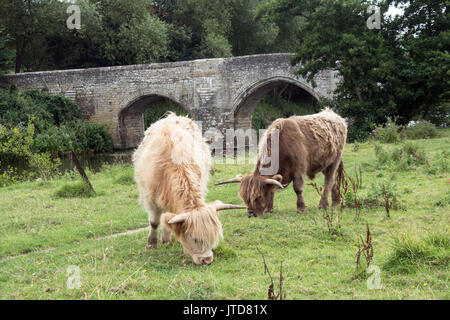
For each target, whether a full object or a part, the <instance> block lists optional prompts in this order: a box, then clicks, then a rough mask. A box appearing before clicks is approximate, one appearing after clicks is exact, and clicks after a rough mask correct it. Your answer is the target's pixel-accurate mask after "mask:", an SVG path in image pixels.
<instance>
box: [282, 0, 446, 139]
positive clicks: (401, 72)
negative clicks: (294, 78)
mask: <svg viewBox="0 0 450 320" xmlns="http://www.w3.org/2000/svg"><path fill="white" fill-rule="evenodd" d="M276 3H277V4H278V7H277V10H278V11H275V12H279V11H280V10H281V9H280V8H284V9H285V10H286V12H288V13H290V14H292V15H298V16H301V17H303V18H304V19H305V24H304V25H303V26H302V28H301V30H300V37H301V44H300V47H299V49H298V50H297V54H296V56H295V58H294V59H293V61H292V62H293V64H296V63H298V66H299V67H298V73H299V74H300V75H302V76H304V77H306V78H307V79H308V80H310V81H312V82H313V79H314V76H316V75H317V74H318V73H319V72H320V71H322V70H324V69H335V70H337V71H338V73H339V75H340V76H341V82H340V84H339V86H338V88H337V91H336V94H337V96H336V97H337V100H336V101H334V102H333V103H334V106H335V107H336V108H337V109H338V110H340V112H341V113H342V114H343V115H344V116H347V117H350V118H352V119H353V120H352V121H353V126H352V128H351V131H353V132H350V135H351V136H353V138H364V136H366V135H367V134H368V132H369V131H370V129H373V126H374V124H377V123H383V122H385V119H386V116H390V117H397V119H398V121H399V122H400V123H407V122H409V121H410V120H411V119H413V118H415V117H418V116H426V115H427V113H428V112H429V111H430V110H431V109H432V108H433V106H438V105H439V104H441V103H442V102H444V101H445V100H447V99H448V88H449V86H448V81H449V77H448V76H449V71H448V70H449V65H450V61H449V59H448V57H449V55H448V43H449V41H448V39H449V37H448V30H449V28H448V9H447V6H446V5H445V4H443V3H442V1H441V2H440V1H414V2H409V1H359V0H337V1H335V0H309V1H302V2H297V1H294V0H279V1H278V2H276ZM392 3H396V4H404V5H406V9H405V15H404V17H403V16H402V17H396V18H395V19H388V18H387V17H385V19H384V21H383V22H382V28H381V29H379V30H377V29H372V30H371V29H369V28H367V25H366V20H367V19H368V17H369V15H370V13H368V12H367V9H368V6H369V5H371V4H377V5H378V6H380V7H381V12H385V11H387V8H388V6H389V5H390V4H392ZM275 17H276V15H275Z"/></svg>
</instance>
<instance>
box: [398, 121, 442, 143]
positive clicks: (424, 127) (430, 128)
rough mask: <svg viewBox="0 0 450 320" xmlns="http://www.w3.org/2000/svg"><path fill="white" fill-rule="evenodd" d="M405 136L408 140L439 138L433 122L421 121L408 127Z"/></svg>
mask: <svg viewBox="0 0 450 320" xmlns="http://www.w3.org/2000/svg"><path fill="white" fill-rule="evenodd" d="M404 136H405V138H406V139H430V138H434V137H437V136H438V130H437V129H436V126H435V125H434V124H432V123H431V122H429V121H426V120H420V121H416V122H414V123H413V124H411V125H409V126H408V127H406V128H405V130H404Z"/></svg>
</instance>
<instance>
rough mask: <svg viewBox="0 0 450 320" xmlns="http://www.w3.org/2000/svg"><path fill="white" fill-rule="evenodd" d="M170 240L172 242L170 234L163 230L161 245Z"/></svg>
mask: <svg viewBox="0 0 450 320" xmlns="http://www.w3.org/2000/svg"><path fill="white" fill-rule="evenodd" d="M170 240H172V233H171V232H170V230H167V229H166V228H163V230H162V232H161V243H162V244H167V243H169V242H170Z"/></svg>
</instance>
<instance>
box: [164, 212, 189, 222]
mask: <svg viewBox="0 0 450 320" xmlns="http://www.w3.org/2000/svg"><path fill="white" fill-rule="evenodd" d="M188 214H189V213H188V212H185V213H181V214H177V215H176V216H175V217H173V218H172V219H170V220H169V224H173V223H179V222H183V221H185V220H186V218H187V217H188Z"/></svg>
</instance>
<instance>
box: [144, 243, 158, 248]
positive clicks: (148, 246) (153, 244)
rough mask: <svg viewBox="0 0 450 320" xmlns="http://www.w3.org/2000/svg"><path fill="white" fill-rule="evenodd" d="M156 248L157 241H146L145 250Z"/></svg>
mask: <svg viewBox="0 0 450 320" xmlns="http://www.w3.org/2000/svg"><path fill="white" fill-rule="evenodd" d="M150 249H158V242H156V241H155V242H152V243H147V245H146V246H145V250H150Z"/></svg>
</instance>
